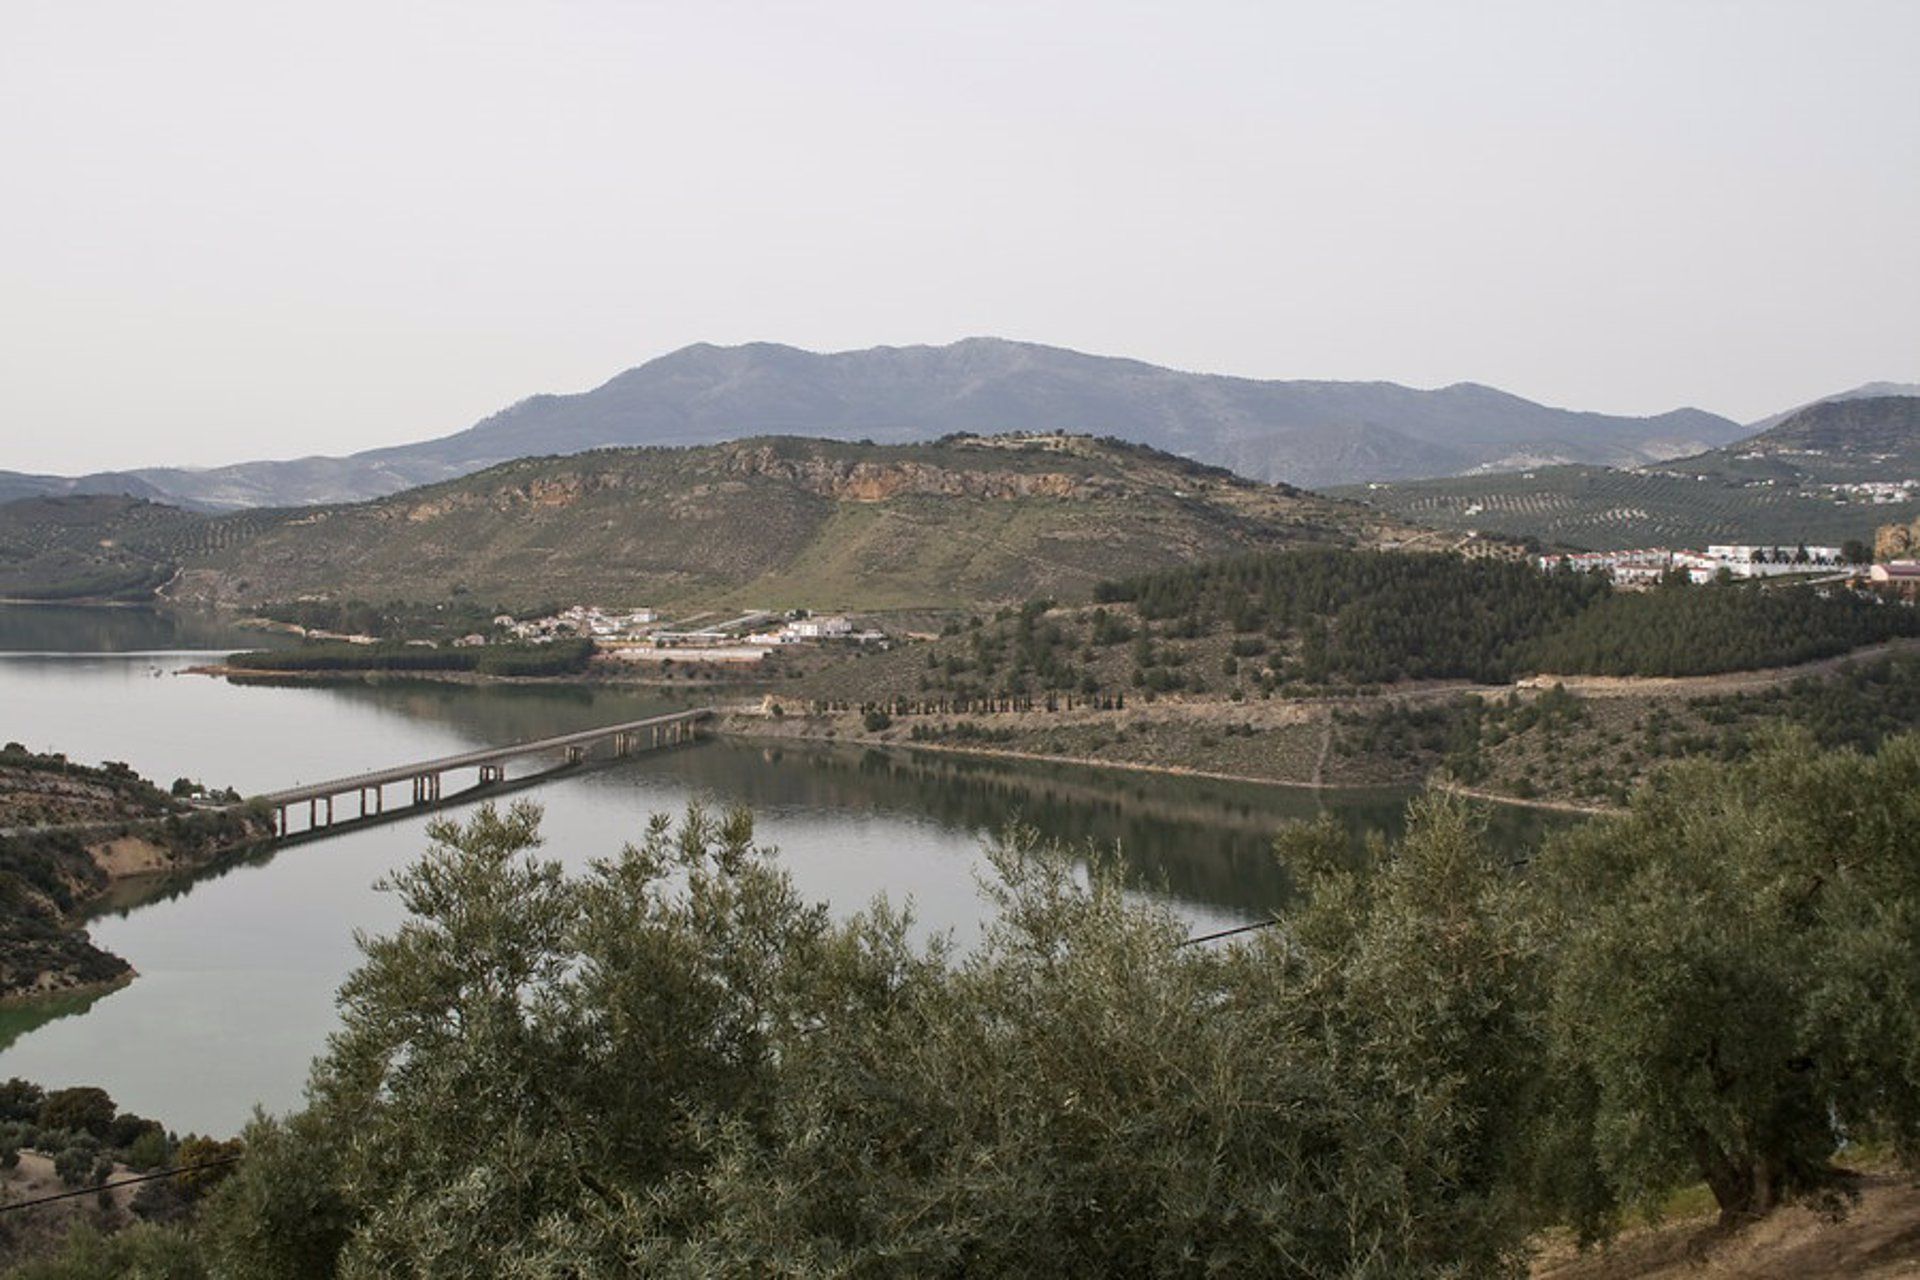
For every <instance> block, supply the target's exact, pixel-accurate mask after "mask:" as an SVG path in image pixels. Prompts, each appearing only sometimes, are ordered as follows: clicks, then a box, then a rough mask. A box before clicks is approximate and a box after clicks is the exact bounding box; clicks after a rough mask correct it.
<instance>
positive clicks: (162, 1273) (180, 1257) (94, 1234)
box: [8, 1224, 210, 1280]
mask: <svg viewBox="0 0 1920 1280" xmlns="http://www.w3.org/2000/svg"><path fill="white" fill-rule="evenodd" d="M8 1274H9V1275H11V1276H12V1277H14V1278H15V1280H205V1278H206V1277H207V1276H208V1275H209V1274H210V1272H209V1271H208V1268H207V1266H206V1263H205V1262H204V1261H203V1259H202V1255H201V1251H200V1249H199V1247H198V1245H197V1243H196V1242H195V1240H194V1239H193V1237H191V1236H189V1235H187V1234H185V1233H183V1232H181V1231H177V1230H168V1229H165V1228H162V1227H154V1226H147V1225H144V1224H143V1225H136V1226H133V1227H129V1228H128V1229H127V1230H125V1231H119V1232H116V1233H114V1234H113V1235H110V1236H103V1235H101V1234H100V1233H99V1232H98V1231H96V1230H94V1228H92V1227H91V1226H87V1225H84V1224H82V1225H81V1226H78V1227H76V1228H74V1230H73V1233H72V1234H71V1235H70V1236H68V1237H67V1241H66V1243H65V1245H64V1246H63V1247H62V1248H61V1251H60V1254H59V1256H57V1257H55V1258H52V1259H48V1260H45V1261H36V1262H27V1263H23V1264H21V1265H20V1266H18V1267H16V1268H15V1269H14V1270H13V1271H11V1272H9V1273H8Z"/></svg>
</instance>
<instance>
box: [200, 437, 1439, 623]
mask: <svg viewBox="0 0 1920 1280" xmlns="http://www.w3.org/2000/svg"><path fill="white" fill-rule="evenodd" d="M229 520H253V521H255V522H256V525H255V527H249V528H248V529H247V530H246V535H245V536H244V537H237V538H234V539H231V540H230V541H229V544H228V545H224V546H219V547H217V548H215V547H213V546H212V543H214V542H216V541H219V540H220V538H219V535H218V532H217V531H219V530H223V529H226V528H228V527H229V524H228V521H229ZM204 536H205V538H206V540H207V542H208V544H209V549H208V550H206V551H205V552H202V553H200V554H196V555H189V556H186V557H184V558H183V560H182V564H183V566H184V568H185V570H186V572H185V573H184V574H183V575H182V578H181V581H180V583H179V584H178V587H177V590H178V592H179V594H180V595H181V596H182V597H183V598H187V599H198V600H208V601H216V602H221V603H229V604H248V603H257V602H260V601H269V600H289V599H293V598H296V597H299V596H302V595H331V594H352V595H354V596H358V597H360V598H363V599H382V600H385V599H398V600H427V599H446V598H448V597H449V596H455V595H458V596H470V597H471V598H474V599H480V600H486V601H489V602H493V601H498V602H500V603H501V604H502V605H505V606H509V607H512V606H515V605H525V604H531V603H535V602H545V601H553V600H562V599H565V600H574V599H582V600H584V599H595V600H604V601H610V602H612V601H620V602H635V603H650V604H660V605H666V606H669V607H685V606H689V605H695V604H697V605H700V606H702V607H725V606H729V605H735V604H740V605H763V606H767V607H789V606H810V607H815V608H842V607H857V608H861V609H887V608H906V607H915V606H954V605H961V604H970V603H974V602H978V601H993V600H1009V599H1022V598H1025V597H1028V596H1033V595H1039V594H1046V595H1051V596H1057V597H1059V598H1061V599H1069V600H1071V599H1084V598H1086V597H1087V596H1088V595H1089V594H1090V593H1091V590H1092V587H1093V584H1094V583H1095V582H1097V581H1099V580H1101V579H1103V578H1107V577H1112V576H1114V575H1115V574H1117V573H1121V572H1126V571H1128V570H1131V569H1137V568H1141V567H1151V566H1158V565H1171V564H1177V563H1182V562H1185V561H1188V560H1192V559H1197V558H1202V557H1207V556H1216V555H1221V554H1226V553H1230V552H1235V551H1248V550H1259V549H1267V548H1277V547H1284V546H1290V545H1296V544H1303V543H1318V544H1339V545H1355V544H1358V545H1375V544H1381V543H1395V542H1399V541H1404V540H1407V539H1410V538H1417V537H1419V536H1420V535H1419V534H1418V533H1417V531H1414V530H1411V529H1409V528H1408V527H1407V526H1405V525H1404V524H1402V523H1401V522H1399V521H1397V520H1394V519H1392V518H1391V517H1384V516H1381V515H1380V514H1378V513H1376V512H1371V511H1368V510H1366V509H1365V508H1362V507H1359V506H1356V505H1354V504H1351V503H1345V502H1340V501H1336V500H1330V499H1327V498H1322V497H1319V496H1317V495H1313V494H1308V493H1303V492H1301V491H1299V490H1295V489H1291V488H1287V487H1285V486H1275V485H1264V484H1258V483H1255V482H1252V481H1248V480H1243V479H1240V478H1238V477H1236V476H1233V475H1231V474H1230V473H1227V472H1225V471H1220V470H1217V469H1214V468H1210V467H1205V466H1201V465H1199V464H1197V463H1192V462H1188V461H1185V460H1183V459H1179V458H1174V457H1171V456H1169V455H1167V454H1162V453H1158V452H1155V451H1153V450H1149V449H1145V448H1142V447H1139V446H1133V445H1125V444H1119V443H1115V442H1106V441H1098V440H1093V439H1090V438H1087V437H1063V436H1053V437H987V438H971V437H962V438H956V439H952V440H947V441H943V442H938V443H933V444H924V445H901V446H876V445H862V444H847V443H839V442H833V441H815V440H795V439H761V440H749V441H741V442H738V443H734V444H726V445H718V446H712V447H706V448H692V449H624V450H603V451H598V452H593V453H587V454H580V455H575V456H571V457H565V458H534V459H525V460H521V461H518V462H512V463H507V464H504V465H502V466H499V467H495V468H493V469H492V470H490V471H486V472H483V473H481V474H479V475H475V476H470V477H466V478H463V479H460V480H456V481H450V482H447V483H444V484H439V485H432V486H428V487H426V488H422V489H415V490H411V491H409V492H407V493H404V494H398V495H395V496H393V497H391V498H383V499H379V500H376V501H374V502H370V503H363V504H359V505H356V506H349V507H333V508H320V509H312V510H304V511H298V512H282V513H279V514H277V515H276V516H274V517H273V518H272V519H271V520H270V521H264V522H263V517H262V516H261V515H259V514H253V515H249V516H239V517H230V518H228V519H227V520H215V521H211V522H208V524H207V526H206V532H205V535H204Z"/></svg>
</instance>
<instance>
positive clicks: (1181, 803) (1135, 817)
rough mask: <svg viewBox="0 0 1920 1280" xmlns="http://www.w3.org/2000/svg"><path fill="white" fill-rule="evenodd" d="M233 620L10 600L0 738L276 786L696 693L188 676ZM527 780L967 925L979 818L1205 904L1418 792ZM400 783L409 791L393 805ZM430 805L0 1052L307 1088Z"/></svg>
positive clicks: (237, 882)
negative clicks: (717, 822) (715, 822)
mask: <svg viewBox="0 0 1920 1280" xmlns="http://www.w3.org/2000/svg"><path fill="white" fill-rule="evenodd" d="M234 643H247V641H246V640H236V639H235V638H233V637H230V636H227V635H224V634H222V633H220V632H219V631H218V630H217V629H214V628H210V627H208V626H206V625H205V624H200V623H180V622H176V621H173V620H169V619H165V618H159V617H155V616H154V615H150V614H143V613H139V612H135V611H127V610H112V611H107V610H73V609H61V610H55V609H37V608H21V607H7V606H0V741H6V740H12V741H19V742H22V743H25V744H26V745H27V746H28V747H30V748H33V749H35V750H42V751H63V752H65V753H66V754H67V755H69V756H71V757H73V758H74V759H76V760H83V761H89V762H97V761H101V760H123V761H125V762H127V763H128V764H130V765H132V766H133V768H134V769H136V770H137V771H139V772H140V773H142V774H144V775H146V776H147V777H150V778H153V779H154V780H156V781H158V782H159V783H160V784H161V785H163V786H164V785H166V784H168V783H169V782H171V781H172V780H173V779H174V778H176V777H180V776H187V777H192V778H195V779H198V780H200V781H203V782H205V783H207V784H208V785H210V786H233V787H236V788H237V789H239V790H240V791H241V792H243V793H247V794H253V793H257V792H262V791H266V790H271V789H275V788H280V787H287V786H291V785H294V784H296V783H300V782H310V781H318V780H322V779H326V778H332V777H339V776H343V775H347V774H352V773H356V772H360V771H362V770H366V769H371V768H375V767H382V766H386V765H392V764H398V763H401V762H404V761H408V760H417V759H426V758H430V757H434V756H440V755H448V754H452V753H454V752H458V751H465V750H471V749H473V748H475V747H478V746H484V745H489V744H498V743H509V742H514V741H519V740H524V739H528V738H536V737H543V736H547V735H550V734H555V733H562V732H566V731H568V730H570V729H578V728H589V727H593V726H596V725H601V724H608V723H614V722H618V721H621V720H630V719H635V718H638V717H641V716H645V715H649V714H653V713H655V712H657V711H662V710H668V709H672V708H673V705H674V704H671V703H668V702H666V701H663V700H661V699H659V698H655V697H650V696H648V695H647V694H644V693H638V692H625V691H617V690H605V689H585V688H561V687H553V686H541V687H524V686H492V687H468V686H457V685H441V684H432V683H426V682H402V681H395V682H390V683H381V684H372V685H361V684H344V685H325V686H316V685H300V686H295V687H260V686H241V685H234V684H230V683H227V682H225V681H222V680H215V679H211V678H208V677H204V676H193V675H186V674H182V669H183V668H185V667H188V666H192V665H194V664H195V663H196V662H203V661H206V660H207V658H208V656H209V653H210V652H211V653H219V652H223V651H224V650H223V649H222V648H220V647H219V646H221V645H228V646H231V645H232V644H234ZM510 772H511V771H510ZM465 782H466V779H465V778H460V779H458V783H459V785H464V784H465ZM455 783H456V779H455V778H451V777H450V778H449V785H450V786H452V785H455ZM519 795H520V796H522V797H525V798H529V799H532V800H534V801H536V802H537V803H539V804H540V805H541V806H542V807H543V808H544V810H545V813H546V820H545V824H544V827H543V831H544V833H545V836H546V841H547V843H546V847H545V850H544V852H545V853H546V854H547V855H548V856H551V857H553V858H556V859H558V860H559V861H561V862H563V863H566V864H568V865H570V866H576V867H578V866H582V865H584V864H585V863H586V862H587V861H588V860H590V859H593V858H596V857H602V856H607V855H610V854H612V853H615V852H617V851H618V849H619V848H620V846H621V845H622V844H623V843H624V842H626V841H628V840H631V839H635V838H637V837H638V836H639V835H640V834H641V832H642V831H643V829H644V825H645V823H646V820H647V818H648V816H649V815H650V814H653V813H658V812H666V813H676V814H677V813H680V812H682V811H684V810H685V808H686V807H687V805H688V804H689V803H691V802H693V801H695V800H700V801H704V802H707V803H709V804H713V805H717V806H732V805H746V806H748V807H750V808H751V809H752V810H753V811H754V813H755V814H756V817H757V824H758V825H757V830H758V832H759V835H760V838H761V840H762V841H763V842H764V843H767V844H771V845H773V846H776V847H777V848H778V849H779V851H780V857H781V861H782V863H783V864H784V865H785V866H786V867H787V868H788V869H789V870H790V871H791V872H792V874H793V876H794V878H795V880H796V882H797V883H798V885H799V886H800V888H801V889H802V890H803V891H804V892H806V893H807V894H809V895H810V896H812V897H815V898H817V899H820V900H824V901H826V902H829V903H830V904H832V906H833V907H834V909H836V910H838V911H852V910H854V909H856V908H858V907H860V906H862V905H864V904H865V903H867V902H868V901H870V900H871V899H872V898H873V897H874V896H875V895H877V894H886V895H887V896H888V897H890V898H891V899H893V900H894V901H895V902H900V901H904V900H911V902H912V904H913V906H914V910H915V913H916V915H917V917H918V919H919V920H920V921H921V922H922V925H923V928H924V929H926V930H928V931H934V930H952V931H954V933H955V934H956V935H957V936H958V937H959V938H960V939H961V940H962V941H964V940H966V939H967V938H969V937H971V936H973V935H974V933H975V931H976V930H977V929H978V927H979V923H980V921H981V916H982V910H983V908H982V906H981V902H980V898H979V895H978V891H977V888H976V884H975V873H976V871H977V870H978V869H979V868H980V867H981V866H982V865H983V864H982V858H981V850H982V847H983V842H984V841H986V840H987V839H989V838H990V837H991V834H992V833H993V832H994V831H995V830H997V829H999V828H1000V827H1002V826H1003V825H1004V824H1005V823H1006V822H1007V820H1008V819H1009V817H1011V816H1015V815H1017V816H1018V817H1019V818H1020V819H1021V820H1023V821H1025V822H1028V823H1031V824H1033V825H1035V826H1037V827H1038V828H1040V829H1041V830H1042V831H1043V832H1045V833H1046V834H1048V835H1049V836H1054V837H1057V838H1060V839H1063V840H1068V841H1073V842H1086V841H1097V842H1099V843H1101V844H1103V845H1115V844H1117V845H1118V846H1119V847H1120V849H1121V851H1122V856H1123V857H1124V858H1125V859H1126V860H1127V862H1128V863H1129V865H1130V866H1132V867H1134V868H1135V869H1137V870H1138V871H1139V872H1140V874H1141V878H1142V883H1143V885H1144V886H1147V887H1145V888H1143V890H1142V891H1143V892H1144V893H1147V894H1150V895H1151V896H1154V897H1157V898H1160V899H1162V900H1164V901H1166V902H1167V903H1169V904H1170V905H1171V906H1172V907H1173V908H1174V909H1175V910H1177V911H1178V912H1179V913H1180V914H1181V915H1182V916H1183V917H1185V918H1186V919H1188V920H1189V921H1191V922H1192V923H1193V925H1194V926H1195V927H1196V928H1197V929H1198V928H1205V927H1219V926H1222V925H1229V924H1234V923H1239V922H1242V921H1246V920H1251V919H1257V918H1260V917H1262V916H1264V915H1266V914H1268V913H1269V912H1271V911H1273V910H1274V909H1276V908H1277V907H1279V906H1280V905H1282V903H1283V901H1284V898H1285V895H1286V892H1287V880H1286V876H1285V873H1284V871H1283V870H1282V869H1281V868H1280V867H1279V866H1278V865H1277V864H1276V863H1275V862H1274V860H1273V858H1272V856H1271V854H1270V853H1269V848H1270V844H1271V841H1272V837H1273V834H1274V832H1275V831H1276V830H1278V829H1279V828H1280V827H1281V826H1282V825H1283V824H1285V823H1287V822H1289V821H1294V820H1300V819H1308V818H1312V817H1314V816H1316V815H1318V814H1319V813H1321V812H1331V813H1333V814H1335V815H1336V816H1337V817H1338V818H1339V819H1340V820H1341V821H1343V822H1344V823H1346V824H1347V825H1348V826H1349V827H1350V828H1351V829H1352V830H1354V831H1355V832H1356V833H1358V832H1364V831H1369V830H1379V829H1386V830H1392V829H1396V828H1397V827H1398V826H1399V823H1400V820H1401V813H1402V808H1403V805H1404V801H1405V796H1404V794H1401V793H1380V792H1373V793H1358V794H1355V793H1320V794H1315V793H1312V792H1308V791H1302V790H1294V789H1286V788H1279V787H1260V786H1251V785H1237V784H1227V783H1212V782H1206V781H1200V780H1193V779H1172V778H1165V777H1158V776H1154V775H1150V774H1142V773H1132V772H1118V771H1103V770H1094V769H1076V768H1066V767H1053V766H1038V767H1036V766H1031V765H1027V764H1024V763H1022V764H1009V763H1003V762H995V761H988V760H981V759H972V758H961V757H953V756H932V755H924V754H911V753H907V752H895V751H873V750H865V749H859V748H838V749H832V748H829V749H818V750H816V749H794V748H772V747H764V746H761V745H757V744H748V743H743V742H736V741H706V742H701V743H698V744H696V745H693V746H689V747H685V748H681V749H677V750H672V751H666V752H660V753H657V754H647V755H641V756H638V757H634V758H632V759H630V760H626V761H621V762H618V763H612V764H608V765H605V766H596V767H592V768H589V769H587V770H584V771H580V772H575V773H570V774H567V775H565V776H563V777H560V778H557V779H554V780H551V781H547V782H544V783H542V784H540V785H539V786H538V787H534V788H530V789H528V790H525V791H522V792H520V793H519ZM404 796H405V790H404V788H391V789H389V791H388V800H389V803H390V804H392V803H395V802H396V800H397V799H404ZM449 807H450V808H452V809H453V810H454V811H455V812H459V811H460V810H461V808H462V806H449ZM1502 822H1503V824H1504V827H1505V831H1506V835H1505V838H1508V839H1511V840H1513V841H1515V842H1516V843H1518V842H1523V841H1525V840H1527V839H1529V838H1531V837H1532V835H1533V833H1534V832H1535V831H1536V830H1537V826H1536V824H1535V823H1534V822H1533V821H1532V820H1531V819H1530V818H1527V817H1525V816H1522V815H1517V814H1512V813H1508V814H1505V815H1503V816H1502ZM425 823H426V819H425V817H423V816H416V817H412V818H406V819H401V820H399V821H396V822H393V823H390V824H387V825H385V826H380V827H375V828H369V829H364V830H360V831H356V832H352V833H349V834H345V835H341V836H337V837H331V838H327V839H323V840H316V841H313V842H310V843H302V844H296V845H293V846H289V847H287V848H284V849H281V850H278V851H276V852H272V853H269V854H265V855H262V856H260V857H257V858H254V859H252V860H250V861H247V862H243V863H240V864H238V865H234V866H230V867H228V868H225V869H223V870H221V871H219V872H216V873H213V874H209V875H207V876H205V877H202V878H200V879H199V880H197V881H195V882H193V883H192V884H191V885H190V886H188V887H186V888H185V889H184V890H175V891H173V892H170V893H169V894H168V895H166V896H163V897H157V898H155V899H153V900H150V901H146V902H144V903H142V904H140V905H137V906H132V907H128V908H125V909H122V910H118V911H114V912H107V913H103V914H102V915H101V916H100V917H98V918H97V919H96V920H95V921H94V922H93V924H92V926H91V927H92V932H93V936H94V938H95V940H96V941H97V942H98V943H99V944H100V945H101V946H103V947H105V948H107V949H108V950H110V951H112V952H114V953H116V954H118V955H120V956H123V957H125V958H126V959H127V960H128V961H129V962H131V963H132V964H133V966H134V967H135V969H137V970H138V971H139V974H140V977H139V978H138V979H137V980H136V981H134V982H133V983H132V984H131V985H129V986H127V987H125V988H123V989H121V990H119V991H115V992H111V993H109V994H107V995H105V996H101V997H97V998H90V999H75V1000H69V1001H65V1002H61V1003H55V1004H49V1005H45V1006H38V1007H35V1008H32V1009H26V1010H10V1011H5V1012H0V1077H6V1076H14V1075H18V1076H24V1077H27V1078H29V1079H33V1080H37V1081H40V1082H41V1083H43V1084H46V1085H50V1086H58V1085H68V1084H98V1085H101V1086H104V1087H105V1088H106V1089H107V1090H108V1091H109V1092H111V1093H112V1094H113V1096H114V1098H115V1099H116V1100H117V1101H118V1102H119V1103H120V1105H121V1106H123V1107H126V1108H129V1109H132V1110H135V1111H138V1112H140V1113H141V1114H144V1115H151V1116H155V1117H157V1118H159V1119H161V1120H163V1121H164V1122H166V1123H167V1124H168V1125H169V1126H171V1127H173V1128H176V1129H178V1130H180V1131H182V1132H185V1131H187V1130H190V1129H193V1130H200V1131H203V1132H212V1133H221V1134H225V1133H231V1132H233V1131H235V1130H237V1129H238V1128H239V1126H240V1125H241V1124H242V1123H243V1122H244V1121H245V1119H246V1117H247V1115H248V1114H249V1112H250V1111H251V1110H252V1108H253V1107H254V1106H255V1105H256V1104H257V1105H260V1106H264V1107H265V1108H267V1109H268V1110H270V1111H284V1110H287V1109H290V1108H292V1107H295V1106H297V1105H298V1104H299V1101H300V1092H301V1088H302V1086H303V1085H304V1083H305V1080H306V1076H307V1070H308V1066H309V1063H310V1062H311V1060H312V1058H313V1057H314V1056H315V1055H316V1054H318V1053H319V1052H321V1051H322V1050H323V1049H324V1047H325V1042H326V1037H327V1034H328V1032H329V1031H330V1030H331V1029H332V1028H333V1027H334V1026H335V1024H336V1015H335V1009H334V992H335V990H336V989H337V988H338V986H339V984H340V982H341V980H342V979H343V978H344V977H345V976H346V975H347V974H348V972H350V971H351V969H352V968H353V966H354V964H355V963H356V961H357V959H358V952H357V950H356V947H355V943H354V934H355V931H356V930H364V931H367V932H371V933H379V932H382V931H385V930H389V929H391V928H393V927H394V926H395V925H396V924H397V923H398V920H399V913H398V911H397V908H396V906H395V904H394V902H393V901H392V899H391V898H390V897H389V896H388V895H385V894H382V893H379V892H377V891H376V890H375V889H374V884H375V882H376V881H377V880H379V879H380V877H381V876H382V875H383V874H384V873H386V872H388V871H390V870H392V869H393V868H395V867H398V866H401V865H404V864H405V863H407V862H408V861H410V860H412V859H413V858H415V857H416V856H418V854H419V853H420V851H421V850H422V849H423V848H424V847H425V844H426V840H425V836H424V832H423V828H424V826H425Z"/></svg>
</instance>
